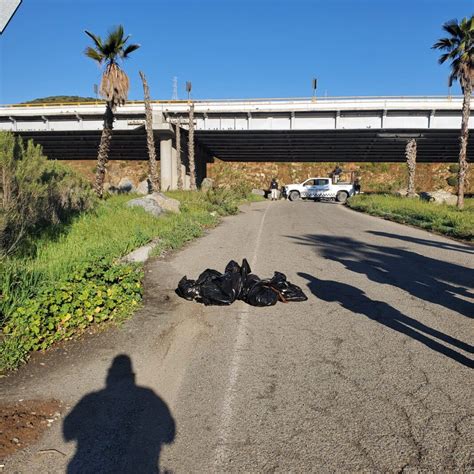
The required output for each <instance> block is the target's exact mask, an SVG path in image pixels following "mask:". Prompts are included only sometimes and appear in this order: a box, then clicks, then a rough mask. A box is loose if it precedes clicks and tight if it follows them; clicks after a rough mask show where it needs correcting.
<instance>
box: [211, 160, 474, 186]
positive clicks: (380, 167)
mask: <svg viewBox="0 0 474 474" xmlns="http://www.w3.org/2000/svg"><path fill="white" fill-rule="evenodd" d="M335 165H336V163H242V162H240V163H238V162H235V163H227V162H224V161H220V160H215V162H214V163H213V164H211V165H208V172H207V173H208V176H209V177H211V178H214V179H215V181H216V183H217V184H220V185H224V186H228V185H230V184H232V182H235V181H239V180H241V179H245V181H247V182H249V183H251V185H252V186H253V187H255V188H268V186H269V184H270V180H271V179H272V178H273V177H275V178H276V179H277V181H278V183H279V184H280V185H285V184H290V183H297V182H302V181H304V180H305V179H307V178H310V177H318V176H328V175H329V173H330V172H331V171H332V170H333V169H334V167H335ZM340 166H341V168H342V169H343V170H344V175H343V179H345V180H350V175H351V172H355V173H356V174H357V176H359V177H360V179H361V184H362V189H363V190H364V191H373V192H392V191H397V190H399V189H401V188H406V181H407V168H406V164H405V163H340ZM456 171H457V167H456V165H453V164H448V163H442V164H432V163H419V164H418V165H417V168H416V189H417V191H429V190H437V189H445V190H447V191H451V192H454V191H455V187H454V186H453V185H452V184H455V176H456V175H455V173H456ZM453 178H454V181H453ZM448 180H449V183H451V184H449V183H448ZM468 180H469V185H468V186H467V187H466V190H467V192H469V193H472V192H474V170H473V168H472V166H471V167H470V169H469V175H468Z"/></svg>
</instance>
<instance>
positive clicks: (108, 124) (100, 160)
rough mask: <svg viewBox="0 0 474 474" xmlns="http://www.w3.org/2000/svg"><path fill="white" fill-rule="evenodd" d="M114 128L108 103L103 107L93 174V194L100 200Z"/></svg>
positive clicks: (111, 111) (112, 114)
mask: <svg viewBox="0 0 474 474" xmlns="http://www.w3.org/2000/svg"><path fill="white" fill-rule="evenodd" d="M113 128H114V112H113V110H112V107H111V106H110V104H109V102H107V104H106V106H105V114H104V128H103V130H102V135H101V137H100V145H99V153H98V155H97V171H96V173H95V186H94V188H95V192H96V193H97V196H99V197H100V198H102V196H103V195H104V181H105V172H106V169H107V162H108V161H109V152H110V142H111V141H112V130H113Z"/></svg>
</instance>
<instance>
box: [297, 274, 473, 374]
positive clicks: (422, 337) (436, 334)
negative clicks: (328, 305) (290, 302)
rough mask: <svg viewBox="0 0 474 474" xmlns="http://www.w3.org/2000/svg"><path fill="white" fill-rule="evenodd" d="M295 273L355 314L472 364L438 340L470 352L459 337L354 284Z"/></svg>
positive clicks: (319, 293) (316, 292)
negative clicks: (372, 298)
mask: <svg viewBox="0 0 474 474" xmlns="http://www.w3.org/2000/svg"><path fill="white" fill-rule="evenodd" d="M298 275H299V276H301V277H303V278H305V279H306V280H307V281H308V284H307V286H308V288H309V289H310V291H311V292H312V293H313V294H314V295H315V296H316V297H318V298H319V299H321V300H323V301H328V302H338V303H339V304H340V305H341V306H342V307H343V308H345V309H347V310H349V311H351V312H352V313H356V314H363V315H365V316H367V317H368V318H369V319H371V320H373V321H376V322H378V323H380V324H383V325H384V326H386V327H388V328H390V329H393V330H394V331H397V332H399V333H401V334H405V335H407V336H409V337H411V338H412V339H415V340H416V341H418V342H421V343H422V344H424V345H425V346H426V347H429V348H430V349H432V350H434V351H436V352H439V353H440V354H443V355H445V356H446V357H449V358H451V359H453V360H455V361H456V362H459V363H460V364H462V365H465V366H466V367H470V368H473V367H474V363H473V361H472V360H471V359H470V358H469V357H466V356H465V355H463V354H461V353H460V352H457V351H455V350H453V349H451V348H450V347H448V346H446V345H444V344H441V343H440V342H438V341H437V340H436V339H438V340H439V341H442V342H445V343H447V344H450V345H451V346H454V347H456V348H457V349H460V350H463V351H466V352H470V353H473V352H474V349H473V347H472V346H471V345H469V344H467V343H465V342H463V341H460V340H459V339H456V338H454V337H451V336H449V335H447V334H444V333H442V332H440V331H437V330H436V329H433V328H431V327H429V326H426V325H425V324H423V323H420V322H419V321H417V320H416V319H413V318H410V317H409V316H405V315H404V314H402V313H401V312H400V311H398V310H397V309H395V308H393V307H392V306H390V305H389V304H387V303H385V302H383V301H374V300H371V299H370V298H369V297H367V295H366V294H365V293H364V292H363V291H362V290H359V289H358V288H355V287H354V286H351V285H347V284H346V283H339V282H336V281H329V280H320V279H318V278H316V277H314V276H312V275H309V274H307V273H302V272H299V273H298Z"/></svg>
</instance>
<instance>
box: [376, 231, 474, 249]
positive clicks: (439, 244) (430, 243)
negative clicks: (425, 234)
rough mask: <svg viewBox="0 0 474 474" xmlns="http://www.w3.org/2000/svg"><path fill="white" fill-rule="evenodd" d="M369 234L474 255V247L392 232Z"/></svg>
mask: <svg viewBox="0 0 474 474" xmlns="http://www.w3.org/2000/svg"><path fill="white" fill-rule="evenodd" d="M367 233H368V234H372V235H377V236H379V237H387V238H389V239H396V240H402V241H404V242H411V243H414V244H419V245H426V246H427V247H434V248H437V249H444V250H454V251H455V252H462V253H468V254H472V255H474V247H468V246H467V245H461V244H455V243H454V242H439V241H436V240H429V239H421V238H419V237H411V236H409V235H400V234H391V233H390V232H379V231H376V230H368V231H367Z"/></svg>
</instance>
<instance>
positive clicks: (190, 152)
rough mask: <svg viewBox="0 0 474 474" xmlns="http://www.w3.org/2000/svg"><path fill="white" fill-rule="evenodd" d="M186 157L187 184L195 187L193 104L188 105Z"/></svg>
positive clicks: (192, 187)
mask: <svg viewBox="0 0 474 474" xmlns="http://www.w3.org/2000/svg"><path fill="white" fill-rule="evenodd" d="M188 140H189V141H188V158H189V172H190V177H189V178H190V179H189V184H190V187H191V189H196V163H195V161H194V104H193V103H191V104H190V105H189V136H188Z"/></svg>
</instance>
